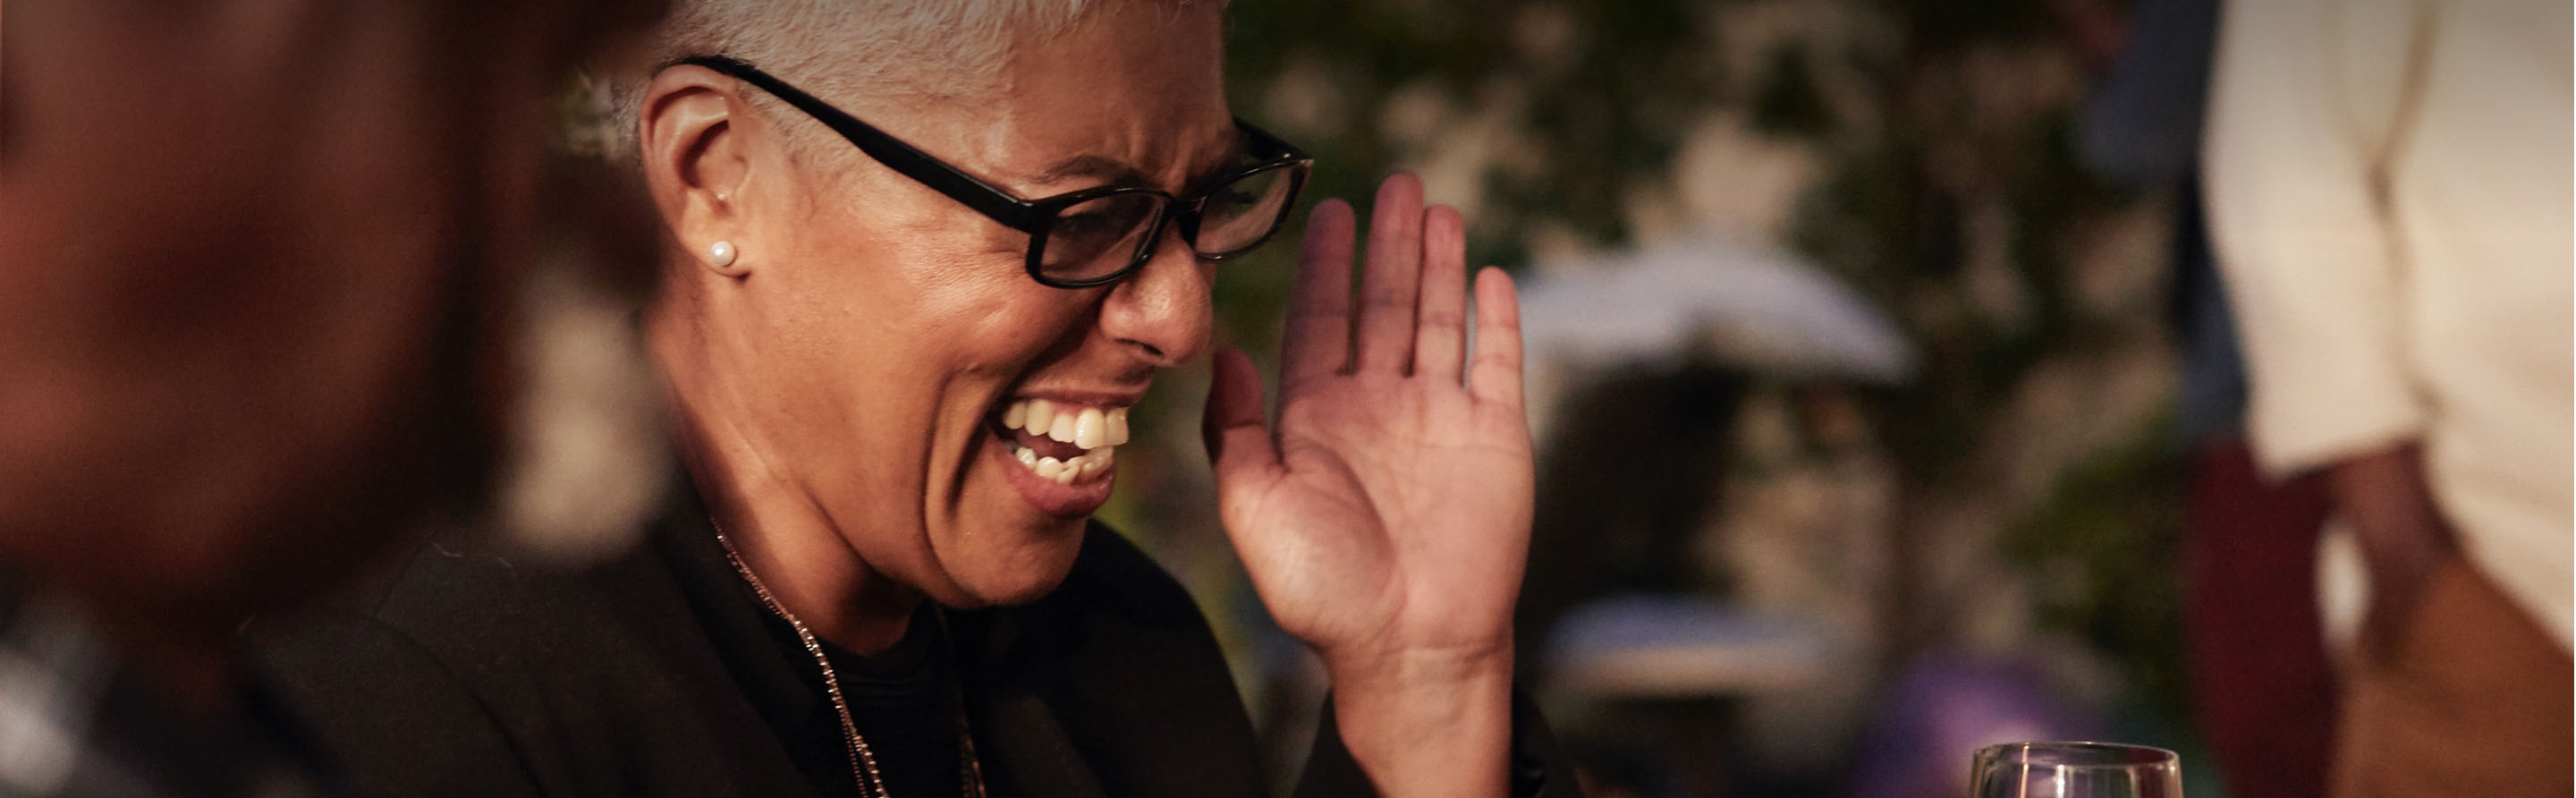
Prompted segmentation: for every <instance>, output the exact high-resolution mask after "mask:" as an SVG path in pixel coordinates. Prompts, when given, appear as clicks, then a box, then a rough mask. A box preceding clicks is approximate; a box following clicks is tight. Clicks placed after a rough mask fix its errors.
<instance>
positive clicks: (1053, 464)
mask: <svg viewBox="0 0 2576 798" xmlns="http://www.w3.org/2000/svg"><path fill="white" fill-rule="evenodd" d="M999 421H1000V422H1001V427H1002V429H1001V432H1000V435H1001V436H1002V439H1003V441H1004V442H1006V443H1008V444H1010V446H1011V457H1012V458H1014V459H1017V460H1018V461H1019V462H1020V466H1021V467H1023V468H1027V469H1029V471H1031V472H1032V473H1035V474H1036V475H1037V477H1038V478H1039V479H1042V480H1048V481H1052V482H1054V483H1056V484H1058V485H1071V484H1073V483H1075V482H1083V481H1089V480H1092V479H1096V478H1099V477H1100V476H1101V475H1102V474H1105V473H1108V471H1109V469H1110V466H1111V465H1113V464H1115V463H1116V462H1117V456H1118V445H1119V444H1122V443H1126V442H1127V408H1124V407H1110V408H1101V407H1085V406H1081V405H1074V404H1060V403H1057V402H1053V401H1049V400H1046V399H1020V400H1016V401H1013V402H1011V404H1010V405H1009V406H1008V407H1006V408H1004V409H1003V410H1002V414H1001V418H1000V419H999Z"/></svg>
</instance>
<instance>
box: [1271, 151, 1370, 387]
mask: <svg viewBox="0 0 2576 798" xmlns="http://www.w3.org/2000/svg"><path fill="white" fill-rule="evenodd" d="M1351 225H1352V218H1351V206H1350V203H1347V202H1343V201H1341V200H1337V199H1328V200H1324V201H1323V202H1320V203H1317V204H1316V205H1315V210H1314V212H1313V213H1309V214H1307V215H1306V246H1305V249H1304V254H1302V255H1300V256H1299V257H1298V259H1297V282H1296V283H1295V285H1293V286H1291V287H1290V288H1289V292H1288V329H1287V332H1286V333H1285V334H1284V338H1283V340H1281V341H1280V342H1279V389H1280V390H1282V391H1287V390H1292V389H1293V388H1295V386H1297V385H1300V384H1302V383H1304V382H1305V381H1306V380H1307V379H1308V378H1312V377H1321V376H1329V375H1332V374H1336V373H1340V372H1342V371H1343V370H1345V369H1348V368H1349V367H1350V365H1351Z"/></svg>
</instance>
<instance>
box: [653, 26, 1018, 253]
mask: <svg viewBox="0 0 2576 798" xmlns="http://www.w3.org/2000/svg"><path fill="white" fill-rule="evenodd" d="M676 63H678V64H687V65H691V66H701V67H706V68H708V69H712V70H715V71H717V72H722V73H724V74H726V75H730V76H733V77H735V78H738V79H740V80H742V81H743V82H746V83H750V84H751V85H754V86H758V87H760V90H761V91H765V92H769V93H770V95H771V96H774V97H777V98H778V99H781V100H785V101H787V104H788V105H793V106H796V109H797V110H799V111H803V112H805V114H806V115H807V116H811V117H814V119H815V120H816V121H819V122H822V123H823V125H824V126H826V127H829V128H831V129H832V131H833V132H835V133H839V134H841V137H842V138H845V139H849V140H850V144H852V145H854V146H856V147H858V148H859V151H861V152H865V153H867V154H868V157H870V158H875V159H877V161H878V162H879V163H883V164H885V165H886V166H887V167H888V168H891V169H893V170H895V171H897V172H901V173H903V175H904V176H906V177H910V178H912V179H914V180H918V181H921V182H922V183H923V184H924V185H928V186H930V187H931V188H932V189H935V190H937V191H938V192H939V193H942V194H946V195H948V196H949V198H951V199H954V200H957V201H958V202H962V203H965V204H966V205H967V206H968V207H971V208H974V209H975V210H977V211H980V212H982V213H983V214H984V215H986V216H990V217H993V219H995V220H996V221H1000V222H1002V223H1003V224H1007V225H1010V226H1012V227H1014V228H1018V229H1019V230H1021V231H1022V232H1027V233H1036V232H1037V231H1038V230H1039V229H1040V228H1043V227H1044V226H1045V225H1046V221H1047V219H1046V217H1047V214H1046V213H1045V212H1044V211H1041V210H1039V209H1038V208H1037V207H1036V206H1035V205H1033V204H1031V203H1029V202H1026V201H1022V200H1020V199H1018V198H1015V197H1012V196H1011V195H1010V193H1009V192H1006V191H1003V190H1001V189H999V188H995V187H994V186H993V185H992V184H990V183H986V182H984V181H982V180H978V179H976V178H975V176H974V175H970V174H967V173H965V172H961V171H958V170H957V169H956V167H952V166H949V165H948V164H946V163H942V162H941V161H940V160H939V159H937V158H933V157H931V156H930V154H929V153H925V152H922V151H921V150H920V149H917V148H915V147H913V146H912V145H910V144H905V143H904V142H903V140H902V139H898V138H895V137H894V136H893V135H892V134H889V133H887V132H885V131H883V130H879V129H877V127H876V126H875V125H871V124H868V123H866V122H861V121H859V120H858V118H857V117H853V116H850V115H849V114H846V113H843V112H842V111H841V109H838V108H834V107H832V106H831V104H830V103H826V102H823V101H822V100H821V99H818V98H816V97H815V96H814V95H811V94H806V93H805V92H804V91H803V90H800V89H798V88H796V87H794V86H790V85H787V82H786V81H782V80H779V79H778V78H776V77H772V76H771V75H770V74H769V73H767V72H762V71H760V69H759V68H758V67H754V66H752V65H751V64H748V63H745V62H743V61H742V60H740V59H736V58H729V57H726V56H721V55H701V56H694V57H690V58H684V59H681V60H680V61H678V62H676Z"/></svg>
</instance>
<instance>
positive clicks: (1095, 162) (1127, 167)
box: [1033, 135, 1245, 186]
mask: <svg viewBox="0 0 2576 798" xmlns="http://www.w3.org/2000/svg"><path fill="white" fill-rule="evenodd" d="M1244 145H1245V142H1244V140H1243V137H1242V136H1239V135H1238V136H1230V137H1227V138H1226V139H1225V142H1224V144H1222V145H1220V146H1216V147H1211V148H1208V149H1207V151H1206V152H1203V153H1200V154H1199V155H1198V156H1197V157H1196V158H1195V159H1194V160H1195V161H1196V166H1195V168H1193V169H1191V170H1190V179H1191V180H1192V181H1194V182H1195V181H1197V180H1201V179H1204V178H1206V177H1207V176H1208V175H1209V174H1212V173H1215V172H1216V171H1218V170H1220V169H1223V168H1224V167H1225V165H1226V163H1227V162H1229V161H1232V160H1234V159H1235V158H1238V157H1241V156H1242V155H1243V154H1244V152H1245V148H1244ZM1033 177H1034V179H1035V180H1036V182H1037V183H1039V184H1040V185H1051V184H1054V183H1057V182H1060V181H1063V180H1066V179H1069V178H1077V177H1079V178H1089V179H1092V180H1100V181H1104V182H1106V183H1108V184H1111V185H1120V186H1151V185H1153V184H1154V178H1153V177H1152V176H1151V175H1148V174H1146V173H1145V170H1144V169H1143V168H1140V167H1138V166H1136V165H1135V164H1131V163H1128V162H1126V161H1121V160H1118V159H1116V158H1111V157H1109V156H1106V155H1094V154H1083V155H1076V156H1073V157H1070V158H1066V159H1064V160H1061V161H1057V162H1055V163H1054V164H1052V165H1049V166H1048V167H1047V168H1046V169H1044V170H1042V171H1039V172H1038V173H1037V174H1036V175H1034V176H1033Z"/></svg>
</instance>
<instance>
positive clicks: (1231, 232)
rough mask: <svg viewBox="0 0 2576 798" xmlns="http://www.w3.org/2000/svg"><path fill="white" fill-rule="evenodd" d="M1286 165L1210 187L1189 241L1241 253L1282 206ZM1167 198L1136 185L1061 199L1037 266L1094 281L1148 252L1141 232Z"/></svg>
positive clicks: (1289, 182) (1219, 253)
mask: <svg viewBox="0 0 2576 798" xmlns="http://www.w3.org/2000/svg"><path fill="white" fill-rule="evenodd" d="M1291 172H1292V170H1290V169H1285V168H1282V169H1265V170H1262V171H1260V172H1256V173H1253V174H1250V175H1245V176H1243V177H1241V178H1238V179H1236V180H1235V181H1233V182H1231V183H1227V184H1225V185H1223V186H1219V187H1217V189H1216V191H1215V192H1213V193H1211V194H1209V195H1208V198H1207V202H1206V204H1205V205H1204V206H1202V207H1201V208H1200V211H1199V224H1198V237H1197V239H1196V240H1194V241H1192V242H1190V246H1191V248H1192V249H1193V250H1195V251H1196V252H1197V253H1198V254H1199V255H1200V256H1202V257H1226V256H1231V255H1237V254H1241V253H1242V252H1243V251H1244V250H1246V249H1250V248H1251V247H1253V246H1254V245H1256V244H1259V243H1261V240H1262V238H1263V237H1264V236H1266V235H1268V234H1269V233H1270V231H1271V230H1272V229H1274V228H1276V227H1277V226H1278V223H1279V220H1280V217H1281V216H1283V215H1284V214H1286V213H1287V211H1288V208H1287V205H1288V201H1289V193H1290V191H1291V190H1292V188H1293V178H1292V174H1291ZM1167 202H1168V200H1166V199H1165V198H1164V197H1163V196H1162V195H1159V194H1149V193H1143V192H1137V193H1126V194H1110V195H1107V196H1103V197H1094V198H1092V199H1088V200H1084V201H1082V202H1077V203H1074V204H1072V205H1067V206H1065V207H1063V208H1061V209H1058V210H1057V211H1056V215H1055V218H1054V220H1053V221H1052V222H1051V223H1049V224H1048V226H1047V233H1046V243H1045V245H1044V246H1043V248H1042V249H1040V250H1039V253H1038V258H1039V261H1038V263H1039V269H1040V270H1041V271H1042V272H1044V273H1045V275H1046V276H1047V277H1048V278H1049V279H1054V280H1062V281H1067V282H1080V281H1086V280H1096V279H1100V278H1103V277H1108V276H1110V275H1113V274H1116V273H1118V272H1120V271H1122V270H1125V269H1127V268H1128V267H1130V266H1133V265H1135V264H1138V263H1142V262H1143V261H1144V260H1145V259H1146V258H1148V257H1151V256H1152V254H1153V253H1152V248H1153V246H1154V242H1153V241H1150V240H1146V238H1145V236H1146V235H1147V234H1148V233H1150V232H1152V228H1153V226H1154V223H1155V222H1156V221H1158V220H1160V219H1161V218H1162V216H1163V209H1164V205H1165V204H1166V203H1167Z"/></svg>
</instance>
